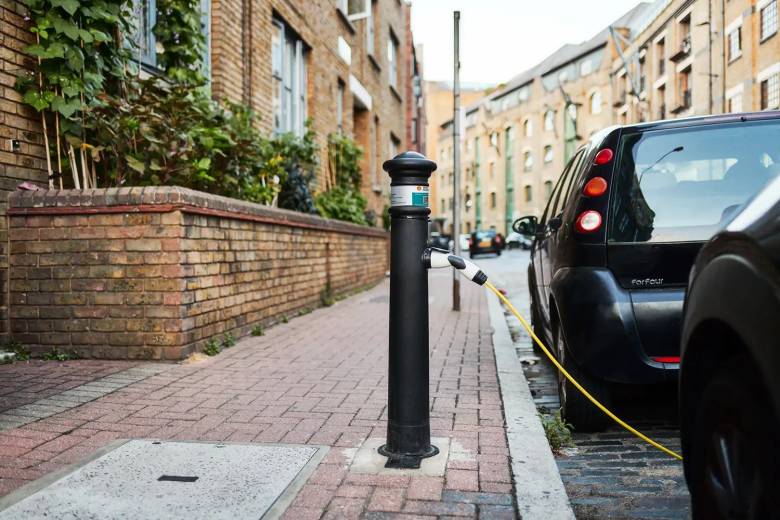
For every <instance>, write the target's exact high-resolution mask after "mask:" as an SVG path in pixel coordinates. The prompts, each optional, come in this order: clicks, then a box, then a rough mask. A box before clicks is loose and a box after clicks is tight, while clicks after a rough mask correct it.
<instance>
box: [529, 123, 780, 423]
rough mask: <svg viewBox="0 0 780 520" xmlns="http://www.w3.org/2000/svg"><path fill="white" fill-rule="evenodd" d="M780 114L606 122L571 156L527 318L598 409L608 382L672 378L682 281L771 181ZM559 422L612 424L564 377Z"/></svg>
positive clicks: (544, 235)
mask: <svg viewBox="0 0 780 520" xmlns="http://www.w3.org/2000/svg"><path fill="white" fill-rule="evenodd" d="M778 143H780V112H776V111H775V112H761V113H751V114H730V115H722V116H707V117H698V118H689V119H680V120H670V121H659V122H651V123H641V124H637V125H627V126H618V127H610V128H607V129H605V130H603V131H600V132H598V133H596V134H594V135H593V137H592V138H591V139H590V140H589V142H588V143H586V144H585V145H584V146H582V147H581V148H579V149H578V150H577V151H576V153H575V154H574V155H573V157H572V158H571V160H569V161H568V164H567V165H566V167H565V169H564V170H563V172H562V173H561V175H560V177H559V179H558V182H557V184H556V186H555V188H554V189H553V191H552V194H551V197H550V199H549V202H548V203H547V207H546V208H545V210H544V213H543V214H542V216H541V218H539V219H537V218H536V217H523V218H520V219H518V220H517V221H516V222H515V224H514V230H515V231H517V232H519V233H521V234H525V235H528V236H532V237H533V238H534V241H533V245H532V248H531V264H530V266H529V270H528V278H529V288H530V292H531V304H532V309H531V311H532V320H533V326H534V329H535V331H536V332H537V334H538V335H539V336H540V337H541V338H542V339H543V340H545V341H546V342H547V344H548V345H551V346H552V348H553V350H554V351H555V353H556V355H557V356H558V358H559V360H560V361H561V362H562V364H563V365H564V366H565V367H566V369H567V370H568V371H569V372H570V373H572V374H573V375H574V376H575V377H576V378H577V379H578V380H579V381H580V383H582V384H583V385H584V386H585V387H586V388H587V389H588V390H589V391H590V392H591V393H592V394H594V395H595V396H596V397H597V398H598V399H599V400H601V401H602V402H604V403H605V404H606V405H608V406H609V405H610V404H611V401H612V399H611V398H612V389H613V384H614V383H630V384H653V383H662V382H668V381H676V379H677V372H678V367H679V361H680V350H679V349H680V328H681V322H682V309H683V300H684V295H685V287H686V283H687V281H688V274H689V272H690V269H691V266H692V265H693V262H694V259H695V258H696V255H697V253H698V252H699V250H700V249H701V247H702V244H704V242H706V241H707V240H708V239H709V238H710V237H712V236H713V235H714V234H715V233H716V232H717V231H718V230H719V229H721V228H722V227H723V226H724V225H725V224H726V223H727V222H728V221H729V220H730V219H731V218H732V217H733V216H734V215H735V214H736V213H737V212H738V210H739V209H740V208H741V207H742V206H743V205H744V204H746V203H747V202H748V201H749V200H750V199H751V197H753V196H754V195H755V194H756V193H757V192H758V191H759V190H760V189H761V188H763V187H764V186H765V185H766V184H767V183H768V182H769V181H770V180H771V179H772V178H774V177H776V176H777V175H778V168H779V167H780V166H779V165H780V145H778ZM558 387H559V395H560V401H561V407H562V415H563V417H564V419H565V420H566V421H567V422H569V423H571V424H572V425H573V426H574V427H575V428H577V429H578V430H585V431H587V430H591V431H592V430H599V429H602V428H603V427H604V426H606V421H607V420H608V419H607V418H606V416H605V415H604V414H602V412H601V411H599V410H598V409H597V408H596V407H594V406H593V405H592V404H591V403H590V402H589V401H587V400H586V399H585V398H584V397H583V396H582V395H581V394H580V393H579V392H578V391H577V390H576V389H575V388H574V387H573V386H572V385H571V383H569V382H568V381H567V380H565V379H564V378H560V380H559V385H558Z"/></svg>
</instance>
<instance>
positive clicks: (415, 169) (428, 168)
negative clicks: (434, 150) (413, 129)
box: [382, 151, 436, 177]
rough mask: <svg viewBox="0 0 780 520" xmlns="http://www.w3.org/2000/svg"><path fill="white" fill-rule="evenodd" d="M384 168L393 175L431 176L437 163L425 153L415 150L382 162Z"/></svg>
mask: <svg viewBox="0 0 780 520" xmlns="http://www.w3.org/2000/svg"><path fill="white" fill-rule="evenodd" d="M382 169H384V170H385V171H386V172H387V173H389V174H390V175H391V176H393V175H409V176H414V177H419V176H425V177H429V176H430V175H431V173H432V172H433V171H434V170H436V163H435V162H433V161H432V160H430V159H428V158H427V157H425V156H424V155H423V154H421V153H418V152H413V151H408V152H403V153H400V154H398V155H396V156H395V157H393V158H392V159H390V160H389V161H385V162H384V164H382Z"/></svg>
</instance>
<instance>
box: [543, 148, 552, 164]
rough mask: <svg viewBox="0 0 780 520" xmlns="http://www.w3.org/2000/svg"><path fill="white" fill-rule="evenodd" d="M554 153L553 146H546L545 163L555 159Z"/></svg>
mask: <svg viewBox="0 0 780 520" xmlns="http://www.w3.org/2000/svg"><path fill="white" fill-rule="evenodd" d="M553 158H554V154H553V147H552V146H550V145H549V144H548V145H547V146H545V147H544V162H545V164H548V163H551V162H552V161H553Z"/></svg>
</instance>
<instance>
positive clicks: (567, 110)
mask: <svg viewBox="0 0 780 520" xmlns="http://www.w3.org/2000/svg"><path fill="white" fill-rule="evenodd" d="M777 33H778V18H777V0H721V1H716V2H710V1H704V0H656V1H654V2H652V3H649V2H647V3H640V4H638V5H637V6H636V7H635V8H634V9H632V10H631V11H629V12H628V13H626V14H625V15H624V16H623V17H621V18H620V19H619V20H616V21H615V22H613V23H612V24H611V25H610V26H609V27H608V28H607V29H605V30H604V31H602V32H600V33H599V34H598V35H596V36H595V37H594V38H592V39H591V40H589V41H587V42H584V43H582V44H579V45H564V46H563V47H562V48H561V49H559V50H558V51H556V52H555V53H553V54H552V55H551V56H549V57H548V58H546V59H545V60H544V61H542V62H541V63H539V64H538V65H536V66H535V67H532V68H531V69H530V70H528V71H525V72H523V73H521V74H519V75H518V76H516V77H515V78H513V79H511V80H510V81H509V82H508V83H507V85H505V86H504V87H502V88H500V89H498V90H497V91H495V92H493V93H491V94H490V95H488V96H485V97H483V98H482V99H480V100H479V101H477V102H476V103H474V104H472V105H470V106H467V107H466V108H465V114H466V118H465V125H464V131H463V135H464V138H463V148H462V150H463V153H462V158H463V162H462V165H461V171H462V172H463V175H462V178H461V188H460V189H461V193H462V200H463V201H464V204H463V207H462V209H461V211H462V217H461V218H462V220H461V222H462V229H461V230H460V232H462V233H467V232H469V231H471V230H472V229H475V228H480V229H486V228H490V227H495V228H496V229H497V230H498V231H500V232H502V233H504V232H508V231H509V230H510V227H511V224H512V222H513V220H514V219H515V218H517V217H519V216H522V215H537V216H538V215H540V214H541V212H542V210H543V209H544V207H545V205H546V202H547V198H548V196H549V194H550V192H551V191H552V187H553V186H554V184H555V181H556V180H557V178H558V175H559V174H560V172H561V171H562V170H563V167H564V165H565V163H566V161H568V159H569V157H571V154H572V152H573V150H574V149H576V147H577V146H579V145H580V144H582V143H583V142H584V141H585V140H586V139H588V138H589V137H590V136H591V135H592V133H593V132H594V131H596V130H598V129H600V128H604V127H606V126H609V125H611V124H628V123H635V122H640V121H650V120H656V119H664V118H675V117H688V116H695V115H704V114H717V113H724V112H739V111H756V110H766V109H776V108H778V107H779V106H780V37H778V36H777ZM567 99H568V100H567ZM451 132H452V124H451V121H448V122H445V123H444V124H443V125H441V127H440V128H439V133H438V135H437V137H436V143H437V155H436V156H437V158H438V159H439V161H440V162H439V171H438V173H435V174H434V176H433V177H432V179H433V180H432V183H434V184H435V187H434V188H432V191H434V190H435V192H437V193H441V194H444V193H447V194H449V193H451V192H452V190H453V185H452V170H453V165H452V158H451V157H452V154H451V151H450V150H451V146H452V137H451ZM447 197H449V195H447ZM447 197H445V196H439V197H438V199H437V200H439V207H438V208H437V211H436V212H434V217H438V218H439V219H441V220H442V221H443V222H445V228H448V226H450V225H451V224H449V223H450V222H451V220H452V219H451V208H448V207H447V205H446V203H447V202H448V199H447Z"/></svg>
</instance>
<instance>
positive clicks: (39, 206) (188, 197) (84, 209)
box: [8, 186, 388, 238]
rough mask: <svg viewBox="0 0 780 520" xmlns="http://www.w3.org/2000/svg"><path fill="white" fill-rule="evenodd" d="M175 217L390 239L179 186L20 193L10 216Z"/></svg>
mask: <svg viewBox="0 0 780 520" xmlns="http://www.w3.org/2000/svg"><path fill="white" fill-rule="evenodd" d="M173 211H181V212H183V213H193V214H198V215H206V216H218V217H224V218H233V219H237V220H249V221H253V222H263V223H268V224H275V225H281V226H289V227H296V228H308V229H318V230H323V231H332V232H336V233H346V234H351V235H366V236H375V237H382V238H385V237H387V235H388V234H387V232H386V231H384V230H382V229H377V228H372V227H366V226H359V225H357V224H350V223H348V222H342V221H338V220H332V219H326V218H322V217H318V216H315V215H308V214H306V213H299V212H297V211H289V210H285V209H279V208H274V207H271V206H264V205H262V204H256V203H254V202H247V201H243V200H238V199H232V198H230V197H222V196H219V195H212V194H210V193H204V192H201V191H195V190H191V189H188V188H180V187H178V186H146V187H135V188H104V189H95V190H38V191H16V192H13V193H11V194H10V196H9V197H8V214H9V215H84V214H96V213H170V212H173Z"/></svg>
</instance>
